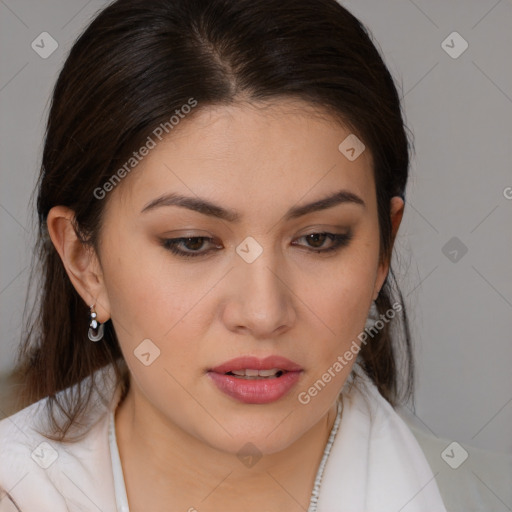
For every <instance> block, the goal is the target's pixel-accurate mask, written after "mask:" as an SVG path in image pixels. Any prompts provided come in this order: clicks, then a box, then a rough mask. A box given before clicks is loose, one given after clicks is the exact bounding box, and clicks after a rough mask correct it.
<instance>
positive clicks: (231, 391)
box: [208, 372, 301, 404]
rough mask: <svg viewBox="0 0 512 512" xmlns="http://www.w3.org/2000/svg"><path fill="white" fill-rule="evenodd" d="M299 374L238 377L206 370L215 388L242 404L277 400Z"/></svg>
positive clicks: (295, 381)
mask: <svg viewBox="0 0 512 512" xmlns="http://www.w3.org/2000/svg"><path fill="white" fill-rule="evenodd" d="M300 374H301V372H286V373H285V374H283V375H281V377H274V378H267V379H239V378H238V377H234V376H232V375H226V374H223V373H215V372H208V375H209V376H210V378H211V379H212V380H213V382H214V384H215V385H216V386H217V388H219V389H220V390H221V391H222V392H223V393H225V394H226V395H228V396H230V397H232V398H235V399H236V400H238V401H240V402H243V403H244V404H268V403H270V402H275V401H276V400H279V399H280V398H282V397H283V396H285V395H286V394H287V393H289V392H290V390H291V389H292V388H293V386H295V384H297V381H298V380H299V378H300Z"/></svg>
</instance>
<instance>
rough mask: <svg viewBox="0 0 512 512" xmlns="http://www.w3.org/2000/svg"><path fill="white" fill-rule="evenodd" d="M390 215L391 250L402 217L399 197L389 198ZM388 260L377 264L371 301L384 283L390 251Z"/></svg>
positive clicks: (402, 203)
mask: <svg viewBox="0 0 512 512" xmlns="http://www.w3.org/2000/svg"><path fill="white" fill-rule="evenodd" d="M390 210H391V211H390V215H391V249H392V248H393V244H394V243H395V238H396V234H397V232H398V228H399V227H400V223H401V222H402V217H403V214H404V201H403V199H402V198H401V197H399V196H395V197H392V198H391V205H390ZM389 254H390V256H389V258H386V260H385V261H382V262H381V263H380V264H379V270H378V272H377V279H376V281H375V288H374V290H373V300H375V299H376V298H377V296H378V295H379V292H380V289H381V288H382V286H383V285H384V281H385V280H386V276H387V275H388V272H389V266H390V264H391V261H390V260H391V250H390V252H389Z"/></svg>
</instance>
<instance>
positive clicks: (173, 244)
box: [162, 236, 222, 258]
mask: <svg viewBox="0 0 512 512" xmlns="http://www.w3.org/2000/svg"><path fill="white" fill-rule="evenodd" d="M205 241H207V242H209V243H211V242H212V241H213V238H210V237H206V236H191V237H181V238H167V239H164V240H162V245H163V246H164V247H165V248H166V249H168V250H169V251H171V252H172V253H173V254H176V255H177V256H183V257H184V258H194V257H197V256H204V255H205V254H208V253H210V252H212V251H214V250H215V249H208V250H207V251H200V249H201V248H202V247H203V246H204V243H205ZM179 246H181V247H184V248H185V249H187V250H185V251H184V250H183V249H179V248H178V247H179ZM216 247H217V249H221V248H222V246H219V245H217V246H216Z"/></svg>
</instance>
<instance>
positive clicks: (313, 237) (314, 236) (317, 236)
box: [309, 233, 326, 247]
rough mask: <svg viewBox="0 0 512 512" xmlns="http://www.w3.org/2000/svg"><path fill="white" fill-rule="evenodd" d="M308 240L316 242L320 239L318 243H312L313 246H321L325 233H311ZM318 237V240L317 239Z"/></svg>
mask: <svg viewBox="0 0 512 512" xmlns="http://www.w3.org/2000/svg"><path fill="white" fill-rule="evenodd" d="M309 237H310V238H309V241H310V242H311V241H313V242H318V241H320V243H319V244H318V245H315V244H313V247H322V245H323V243H324V240H325V237H326V235H325V233H313V234H311V235H309ZM319 238H320V240H318V239H319Z"/></svg>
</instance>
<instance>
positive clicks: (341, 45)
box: [17, 0, 413, 441]
mask: <svg viewBox="0 0 512 512" xmlns="http://www.w3.org/2000/svg"><path fill="white" fill-rule="evenodd" d="M191 98H194V100H195V101H196V102H197V107H196V108H194V111H193V112H191V113H190V114H189V115H188V116H187V119H186V120H185V121H189V120H190V119H192V118H193V116H194V115H195V113H197V112H198V111H200V110H201V109H205V108H208V107H209V106H214V105H229V104H232V103H233V102H235V101H237V100H239V99H240V98H243V99H244V100H246V101H249V102H258V101H272V100H275V101H279V100H280V99H281V100H282V99H287V98H291V99H297V100H302V101H305V102H307V103H308V104H309V105H312V106H313V107H317V108H318V109H319V110H322V111H323V112H327V113H328V115H329V116H330V117H331V118H334V119H335V120H336V121H339V122H340V123H341V124H342V125H343V126H345V127H348V128H350V130H351V131H352V133H355V134H356V135H357V136H358V138H360V139H361V140H362V141H364V144H365V145H366V146H367V148H369V150H370V152H371V155H372V157H373V162H374V165H373V172H374V179H375V185H376V195H377V197H376V200H377V206H378V218H379V230H380V258H381V261H388V262H391V254H392V247H393V236H392V227H391V221H390V199H391V198H392V197H393V196H401V197H405V187H406V183H407V177H408V168H409V149H410V147H411V143H410V141H409V139H408V137H407V134H406V127H405V124H404V120H403V115H402V111H401V105H400V99H399V95H398V93H397V89H396V86H395V83H394V81H393V78H392V76H391V75H390V73H389V71H388V69H387V67H386V65H385V64H384V62H383V59H382V57H381V56H380V53H379V51H378V50H377V48H376V46H375V45H374V43H373V42H372V39H371V35H370V32H369V31H368V29H366V28H365V27H364V25H363V24H362V23H361V22H360V21H359V20H358V19H357V18H355V17H354V16H353V15H352V14H351V13H349V12H348V11H347V10H346V9H345V8H343V7H342V6H341V5H340V4H338V3H337V2H336V1H335V0H258V1H254V0H118V1H115V2H113V3H111V4H110V5H108V6H107V7H106V8H105V9H103V10H102V11H100V12H99V14H97V15H96V17H95V18H94V19H93V21H92V22H91V23H90V24H89V26H88V27H87V28H86V29H85V31H84V32H83V33H82V34H81V35H80V37H79V38H78V39H77V40H76V42H75V44H74V45H73V47H72V48H71V50H70V53H69V55H68V57H67V59H66V61H65V63H64V66H63V68H62V70H61V72H60V74H59V77H58V79H57V82H56V84H55V88H54V91H53V95H52V101H51V105H50V110H49V115H48V122H47V127H46V132H45V143H44V149H43V155H42V163H41V169H40V176H39V180H38V184H37V188H36V191H35V192H37V213H38V219H37V222H38V235H37V241H36V245H35V250H34V264H33V267H32V273H31V280H30V281H31V283H32V281H33V278H34V276H35V277H37V278H38V279H39V284H38V288H37V290H38V295H37V297H36V299H37V300H35V301H34V303H33V305H32V307H31V309H30V311H29V313H28V314H27V311H28V310H29V308H28V306H27V307H26V311H25V313H26V315H27V318H28V319H27V320H26V321H25V325H26V327H25V331H24V332H23V339H22V343H21V345H20V350H19V353H18V360H17V371H18V372H19V374H20V375H21V376H22V378H23V380H24V384H23V386H24V392H23V393H22V401H23V402H24V403H23V406H26V405H30V404H32V403H34V402H36V401H38V400H40V399H42V398H46V397H47V398H48V400H47V412H48V419H49V421H50V425H51V428H50V429H48V430H49V431H48V432H47V433H45V434H44V435H45V436H46V437H47V438H49V439H53V440H64V439H66V440H67V441H69V439H67V438H66V436H67V434H69V433H70V432H68V431H69V429H70V427H71V426H73V425H76V424H78V423H79V422H80V419H81V418H83V417H85V416H86V414H87V412H88V411H89V410H90V407H91V402H92V397H93V391H94V388H95V387H96V386H98V389H96V391H100V389H101V387H102V384H101V382H100V383H99V384H98V383H97V382H96V381H95V380H94V379H92V380H90V383H89V384H87V386H85V387H82V386H74V385H75V384H77V383H79V382H81V381H82V380H83V379H85V378H86V377H89V376H91V375H93V373H94V372H96V371H97V370H99V369H101V368H104V367H106V365H110V364H112V365H113V367H114V371H115V378H116V379H117V383H118V384H122V385H123V387H124V393H126V391H127V389H128V387H129V372H128V369H127V366H126V362H125V361H124V358H123V355H122V352H121V349H120V346H119V343H118V339H117V337H116V333H115V331H114V329H113V326H112V322H111V321H107V322H106V323H105V324H104V329H105V330H104V338H103V340H102V342H100V343H92V342H91V341H90V340H89V339H88V337H87V331H88V323H89V316H88V313H89V307H88V305H87V304H85V303H84V301H83V300H82V299H81V297H80V296H79V294H78V293H77V292H76V290H75V289H74V287H73V286H72V284H71V282H70V280H69V278H68V275H67V274H66V271H65V268H64V266H63V263H62V261H61V259H60V257H59V254H58V253H57V251H56V249H55V247H54V246H53V244H52V242H51V240H50V239H49V236H48V232H47V225H46V219H47V215H48V212H49V210H50V209H51V208H52V207H54V206H56V205H63V206H66V207H68V208H70V209H71V210H73V212H74V221H73V224H74V228H75V231H76V233H77V235H78V236H79V238H80V240H81V241H82V243H84V244H87V245H88V246H90V248H92V249H94V250H96V251H98V249H99V240H100V231H101V222H102V213H103V211H104V208H105V205H106V204H107V201H108V197H106V198H105V199H98V197H97V195H98V194H95V190H98V187H101V186H103V185H104V184H105V183H106V182H107V181H109V180H111V179H112V176H113V174H114V172H115V171H116V170H117V169H119V167H120V166H121V165H123V163H125V162H126V161H127V160H128V159H129V158H130V156H131V155H132V154H133V151H134V150H135V149H137V148H140V147H141V146H142V145H143V143H144V141H145V140H146V139H147V137H148V136H150V134H151V133H152V132H153V130H155V128H156V127H158V126H159V125H161V123H165V122H168V120H169V118H170V116H172V115H173V114H174V113H175V111H176V109H180V108H181V107H182V106H183V105H186V104H187V103H188V102H189V100H190V99H191ZM29 289H30V286H29ZM29 293H30V292H29ZM397 301H398V302H399V303H401V304H402V308H401V309H402V312H401V315H400V316H397V317H396V318H395V319H394V320H393V321H390V322H386V323H385V325H384V326H383V328H382V329H380V330H379V331H378V332H377V333H376V334H375V335H374V336H373V337H372V339H371V341H369V342H368V343H365V344H362V346H361V351H360V354H359V358H360V360H361V365H362V367H363V369H364V371H365V372H366V374H367V375H368V376H369V377H370V378H371V379H372V380H373V382H374V383H375V385H376V386H377V388H378V389H379V391H380V393H381V394H382V396H384V397H385V398H386V399H387V400H388V401H389V402H390V403H391V404H392V405H396V404H398V403H399V402H401V401H403V400H405V399H406V398H410V396H412V389H413V360H412V347H411V337H410V332H409V326H408V320H407V315H406V313H405V305H404V304H403V298H402V295H401V292H400V290H399V287H398V284H397V282H396V279H395V276H394V273H393V270H392V269H390V271H389V273H388V275H387V277H386V281H385V283H384V286H383V287H382V289H381V291H380V293H379V296H378V298H377V300H376V307H377V311H378V313H379V314H381V315H383V314H385V313H386V311H389V310H391V309H392V305H393V303H395V302H397ZM28 303H29V301H28V296H27V304H28ZM397 322H398V324H399V325H400V326H401V328H402V330H401V335H398V334H399V333H398V331H397V330H396V329H395V328H394V326H395V324H397ZM381 323H382V322H381ZM72 386H74V387H75V388H76V390H75V391H73V393H68V392H67V391H69V389H68V388H70V387H72ZM63 390H66V393H59V392H60V391H63ZM58 393H59V394H58ZM56 410H60V411H61V412H63V413H64V416H65V421H64V422H63V423H59V422H58V421H57V418H56V414H55V412H56Z"/></svg>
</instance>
